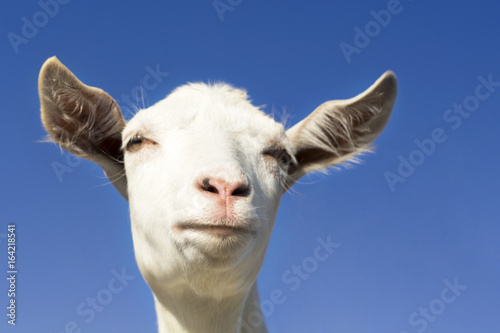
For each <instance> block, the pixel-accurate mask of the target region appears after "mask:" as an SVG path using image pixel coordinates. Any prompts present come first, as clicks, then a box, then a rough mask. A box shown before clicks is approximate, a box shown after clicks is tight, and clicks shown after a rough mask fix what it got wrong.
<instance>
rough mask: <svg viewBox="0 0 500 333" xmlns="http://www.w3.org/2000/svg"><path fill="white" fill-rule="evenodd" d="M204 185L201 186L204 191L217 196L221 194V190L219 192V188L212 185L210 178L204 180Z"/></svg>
mask: <svg viewBox="0 0 500 333" xmlns="http://www.w3.org/2000/svg"><path fill="white" fill-rule="evenodd" d="M202 183H203V184H202V186H201V189H202V190H203V191H206V192H210V193H215V194H219V190H217V187H215V186H213V185H212V184H210V179H209V178H205V179H203V181H202Z"/></svg>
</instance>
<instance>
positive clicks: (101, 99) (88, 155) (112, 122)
mask: <svg viewBox="0 0 500 333" xmlns="http://www.w3.org/2000/svg"><path fill="white" fill-rule="evenodd" d="M38 93H39V95H40V104H41V117H42V123H43V125H44V127H45V129H46V130H47V132H48V133H49V134H50V136H51V137H52V139H53V140H54V141H55V142H57V143H58V144H59V145H60V146H61V147H62V148H64V149H66V150H67V151H69V152H70V153H72V154H75V155H77V156H79V157H82V158H85V159H88V160H91V161H93V162H96V163H97V164H99V165H100V166H101V167H102V168H103V169H104V172H105V173H106V176H107V177H108V178H109V180H110V181H111V182H112V183H113V185H114V186H115V187H116V188H117V189H118V191H119V192H120V193H121V194H122V195H123V196H124V197H125V198H127V179H126V177H125V171H124V166H123V153H122V151H121V141H122V140H121V132H122V130H123V128H124V127H125V124H126V122H125V119H124V118H123V115H122V113H121V111H120V108H119V106H118V104H117V103H116V102H115V100H114V99H113V98H112V97H111V96H110V95H108V94H107V93H106V92H104V91H103V90H101V89H99V88H94V87H89V86H87V85H85V84H83V83H82V82H81V81H80V80H78V78H77V77H76V76H75V75H73V73H71V71H70V70H69V69H68V68H66V66H64V65H63V64H62V63H61V62H60V61H59V60H58V59H57V58H56V57H52V58H49V59H47V61H46V62H45V63H44V64H43V66H42V69H41V70H40V75H39V78H38Z"/></svg>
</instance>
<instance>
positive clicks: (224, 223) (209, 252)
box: [172, 219, 260, 269]
mask: <svg viewBox="0 0 500 333" xmlns="http://www.w3.org/2000/svg"><path fill="white" fill-rule="evenodd" d="M259 234H260V230H259V229H258V228H257V227H256V223H255V222H254V221H249V220H245V221H243V220H241V221H234V220H225V219H222V220H212V221H210V220H208V221H207V220H189V221H182V222H179V223H175V224H174V225H173V226H172V236H173V241H174V244H175V245H176V247H177V250H178V251H179V252H180V253H181V255H182V256H183V257H184V258H186V259H187V260H188V262H192V263H194V264H196V265H200V264H201V265H203V266H205V267H206V268H208V269H210V268H214V269H217V268H222V267H225V266H226V267H227V266H234V265H235V264H236V263H237V262H238V261H239V260H241V258H242V255H243V254H244V253H245V252H247V251H249V250H250V249H251V248H253V246H254V245H255V243H256V242H257V238H258V235H259Z"/></svg>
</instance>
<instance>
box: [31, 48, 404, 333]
mask: <svg viewBox="0 0 500 333" xmlns="http://www.w3.org/2000/svg"><path fill="white" fill-rule="evenodd" d="M58 82H62V83H61V84H59V83H58ZM39 85H40V99H41V104H42V121H43V123H44V125H45V127H46V129H47V131H48V132H49V134H50V135H51V136H52V137H53V139H54V140H55V141H57V142H58V143H59V144H61V146H63V147H64V148H65V149H67V150H68V151H70V152H73V153H75V154H77V155H79V156H82V157H85V158H88V159H90V160H93V161H95V162H97V163H99V164H100V165H101V166H102V167H103V168H104V170H105V171H106V172H107V174H108V176H109V177H110V179H111V180H112V182H113V184H114V185H115V186H116V187H117V189H118V190H119V191H120V192H121V193H122V194H123V196H124V197H125V198H128V200H129V203H130V216H131V221H132V235H133V240H134V248H135V254H136V260H137V262H138V265H139V268H140V270H141V273H142V274H143V276H144V278H145V280H146V282H147V283H148V284H149V286H150V287H151V289H152V290H153V293H154V299H155V303H156V310H157V315H158V326H159V331H160V332H161V333H166V332H169V333H173V332H206V333H225V332H227V333H229V332H243V331H245V332H267V330H266V327H265V324H262V325H258V327H250V326H249V325H243V326H242V324H241V321H242V319H243V320H244V322H246V323H248V315H249V314H250V313H252V312H255V311H257V312H258V313H260V309H259V308H258V307H256V306H255V304H256V303H257V304H258V292H257V285H256V279H257V275H258V273H259V270H260V268H261V266H262V262H263V260H264V255H265V252H266V249H267V245H268V242H269V238H270V236H271V232H272V230H273V226H274V222H275V218H276V214H277V210H278V206H279V203H280V199H281V196H282V195H283V194H284V193H285V192H286V190H287V189H288V188H289V187H290V186H292V185H293V183H294V182H295V181H296V180H297V179H299V178H300V177H301V176H302V175H304V174H305V173H307V172H311V171H317V170H321V169H324V168H328V167H331V166H333V165H336V164H338V163H342V162H344V161H346V160H348V159H350V158H351V157H353V156H355V155H356V154H358V153H360V152H362V151H365V150H367V149H369V146H370V144H371V142H372V141H373V139H374V138H375V137H376V136H377V135H378V134H379V133H380V132H381V131H382V129H383V127H384V126H385V124H386V122H387V120H388V118H389V115H390V112H391V110H392V107H393V104H394V100H395V96H396V80H395V77H394V75H393V74H392V73H386V74H385V75H384V76H383V77H381V78H380V79H379V80H378V81H377V82H376V83H375V84H374V85H373V86H372V87H370V89H368V90H367V91H366V92H365V93H363V94H361V95H359V96H358V97H356V98H353V99H350V100H347V101H330V102H327V103H325V104H323V105H322V106H320V107H319V108H318V109H317V110H316V111H315V112H313V113H312V114H311V116H309V117H308V118H306V119H305V120H304V121H302V122H300V123H299V124H297V125H296V126H295V127H293V128H292V129H290V130H288V131H285V129H284V128H283V126H282V124H280V123H277V122H275V121H274V120H273V119H272V118H270V117H269V116H268V115H266V114H265V113H264V112H262V111H261V110H259V109H258V108H257V107H255V106H253V105H252V104H251V103H250V101H249V100H248V97H247V94H246V92H245V91H243V90H240V89H235V88H233V87H232V86H229V85H227V84H214V85H206V84H189V85H186V86H182V87H180V88H178V89H176V90H175V91H174V92H173V93H171V94H170V95H169V96H167V98H165V99H164V100H162V101H160V102H158V103H157V104H155V105H153V106H151V107H149V108H147V109H144V110H140V111H139V112H138V113H137V114H136V115H135V116H134V118H133V119H132V120H130V121H129V122H128V123H127V124H126V125H125V124H124V122H123V120H122V118H121V114H119V112H117V111H116V105H115V104H113V102H114V101H113V100H112V99H111V98H110V97H109V95H107V94H106V93H104V92H103V91H101V90H96V88H91V87H87V86H85V85H83V84H82V83H81V82H80V81H78V79H76V77H74V76H73V75H72V73H71V72H69V70H68V69H67V68H66V67H64V66H63V65H62V64H61V63H60V62H59V61H58V60H57V59H56V58H51V59H49V60H48V61H47V62H46V64H45V65H44V67H43V68H42V70H41V73H40V81H39ZM68 87H69V88H68ZM63 88H64V89H63ZM88 96H93V97H92V98H89V97H88ZM74 101H78V103H77V104H75V102H74ZM110 110H111V111H110ZM88 119H92V122H91V123H89V122H88V121H87V120H88ZM101 123H102V126H101V125H100V124H101ZM79 124H80V125H79ZM110 124H111V125H113V126H111V125H110ZM95 132H99V133H101V134H102V135H103V138H99V140H96V139H94V138H95ZM120 135H121V145H122V149H123V152H124V155H122V153H120V152H119V150H117V149H116V147H115V145H116V138H117V137H119V136H120ZM138 138H140V140H138Z"/></svg>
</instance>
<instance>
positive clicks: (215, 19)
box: [0, 0, 500, 333]
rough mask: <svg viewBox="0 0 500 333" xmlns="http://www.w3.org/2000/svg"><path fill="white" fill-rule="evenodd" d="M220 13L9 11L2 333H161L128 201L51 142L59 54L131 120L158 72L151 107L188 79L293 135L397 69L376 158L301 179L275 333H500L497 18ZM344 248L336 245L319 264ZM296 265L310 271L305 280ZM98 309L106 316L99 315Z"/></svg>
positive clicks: (174, 8)
mask: <svg viewBox="0 0 500 333" xmlns="http://www.w3.org/2000/svg"><path fill="white" fill-rule="evenodd" d="M221 2H223V3H226V4H227V6H229V8H230V9H227V10H226V11H225V12H223V13H221V12H219V13H218V12H217V10H216V8H215V7H214V4H213V2H212V1H193V0H191V1H189V0H186V1H161V2H159V1H142V2H140V3H139V2H123V1H107V2H102V1H96V0H89V1H75V0H73V1H69V0H64V1H63V0H59V2H55V0H47V1H45V2H44V0H42V1H41V2H40V3H39V2H36V1H23V2H12V1H10V2H8V3H7V2H6V3H4V4H3V8H2V10H1V11H0V22H1V27H2V35H3V37H2V38H3V42H2V43H0V48H1V54H2V60H3V61H2V63H1V65H0V66H1V70H2V78H3V80H2V83H1V89H0V94H1V98H0V107H1V110H2V117H1V121H0V138H1V141H2V142H3V143H5V145H4V146H3V158H2V163H1V164H0V169H1V173H2V174H3V175H4V177H2V181H1V188H2V191H1V194H0V195H1V200H0V208H1V210H2V212H3V215H2V219H1V223H0V251H1V253H2V254H0V258H3V259H1V262H0V267H2V271H3V274H2V276H6V275H7V273H6V271H7V267H6V265H7V262H6V261H7V259H6V256H7V254H6V252H7V248H6V244H7V240H6V238H5V237H6V233H7V225H8V224H15V225H16V233H17V239H18V247H17V265H18V269H19V273H18V276H17V295H16V300H17V304H18V308H17V314H18V320H17V325H16V326H15V327H12V326H11V325H8V324H7V323H6V321H7V319H6V315H5V313H6V309H5V307H6V306H7V304H8V301H9V298H8V297H7V295H6V293H7V290H8V284H7V281H6V280H5V279H2V280H3V281H2V282H1V283H0V295H1V296H0V304H1V305H2V309H4V310H2V311H1V312H2V314H1V316H0V318H3V319H1V321H0V330H1V331H2V332H23V333H25V332H26V333H28V332H30V333H31V332H44V333H60V332H72V331H75V332H77V331H78V330H81V332H95V333H105V332H106V333H107V332H154V331H155V327H156V323H155V314H154V307H153V299H152V296H151V293H150V291H149V288H148V287H147V285H146V284H145V282H144V280H143V279H142V277H141V276H140V273H139V271H138V269H137V266H136V264H135V260H134V253H133V247H132V239H131V234H130V221H129V217H128V206H127V203H126V202H125V200H123V199H122V198H121V196H120V195H119V194H118V192H116V190H115V189H114V188H113V187H112V186H110V185H106V184H107V181H106V179H104V178H103V177H102V172H101V170H100V169H99V167H97V166H96V165H94V164H92V163H90V162H87V161H82V160H78V159H75V158H73V157H72V156H71V155H69V154H67V153H63V152H61V151H60V149H59V148H58V147H57V146H55V145H53V144H47V143H39V142H38V141H39V140H40V139H42V138H44V137H45V132H44V130H43V128H42V125H41V122H40V117H39V100H38V93H37V77H38V71H39V69H40V67H41V65H42V64H43V62H44V61H45V60H46V59H47V58H48V57H50V56H53V55H57V56H58V58H59V59H60V60H61V61H62V62H63V63H64V64H65V65H67V66H68V67H69V68H70V69H71V70H72V71H73V72H74V73H75V74H76V75H77V76H78V77H79V78H80V79H81V80H82V81H83V82H85V83H87V84H89V85H92V86H97V87H100V88H102V89H104V90H105V91H107V92H108V93H110V94H111V95H112V96H113V97H114V98H115V99H117V100H118V101H119V103H120V105H122V106H123V112H124V113H125V115H126V117H127V118H130V112H129V111H128V110H127V108H128V106H127V103H126V102H125V99H126V97H124V96H126V95H131V96H132V97H131V98H134V92H135V91H137V90H138V89H139V88H140V87H141V82H142V81H143V80H144V77H145V76H146V75H148V73H149V72H150V71H151V70H153V69H157V68H158V69H159V71H161V72H162V73H168V76H167V75H166V74H165V75H163V76H158V80H157V83H158V84H157V85H155V88H154V89H151V90H150V91H146V94H145V104H146V105H151V104H153V103H155V102H156V101H158V100H160V99H162V98H163V97H164V96H165V95H166V94H167V93H168V92H170V91H171V90H172V89H174V88H175V87H177V86H179V85H181V84H183V83H185V82H188V81H205V82H207V81H218V80H223V81H227V82H229V83H232V84H234V85H236V86H239V87H245V88H246V89H247V90H248V92H249V94H250V95H251V96H252V99H253V100H254V102H255V104H257V105H263V104H265V105H267V108H266V110H267V111H268V112H271V111H275V113H276V114H277V115H278V117H279V116H281V114H282V113H283V112H286V114H288V119H289V124H290V125H292V124H294V123H296V122H298V121H300V120H301V119H302V118H304V117H305V116H306V115H307V114H308V113H309V112H311V111H312V110H313V109H314V108H315V107H316V106H318V105H319V104H321V103H322V102H324V101H326V100H330V99H342V98H349V97H352V96H354V95H356V94H358V93H360V92H361V91H363V90H364V89H366V88H367V87H368V86H369V85H370V84H371V83H372V82H373V81H374V80H376V79H377V77H378V76H379V75H381V74H382V73H383V72H384V71H385V70H387V69H392V70H393V71H394V72H395V73H396V75H397V76H398V79H399V85H400V86H399V96H398V100H397V102H396V106H395V109H394V114H393V116H392V118H391V120H390V122H389V124H388V126H387V128H386V130H385V132H384V133H383V134H382V135H381V136H380V137H379V138H378V139H377V141H376V144H377V151H376V154H372V155H368V156H366V157H364V158H363V159H364V161H365V162H364V163H363V164H362V165H357V166H355V167H354V168H350V169H347V170H342V171H332V172H331V173H330V174H329V175H328V176H325V175H312V176H309V177H305V178H303V179H302V182H301V183H300V184H297V185H296V186H295V191H294V192H295V194H293V195H290V194H287V195H285V197H284V198H283V201H282V205H281V208H280V212H279V215H278V220H277V224H276V227H275V230H274V233H273V237H272V240H271V244H270V246H269V250H268V255H267V257H266V261H265V263H264V267H263V268H262V271H261V274H260V276H259V288H260V293H261V299H262V300H269V299H271V295H272V294H273V291H276V290H277V291H280V292H282V295H283V297H284V299H285V300H284V301H283V302H281V304H274V306H273V308H269V309H268V316H267V318H266V321H267V325H268V328H269V330H270V331H271V332H292V333H293V332H315V333H323V332H325V333H326V332H328V333H330V332H340V333H382V332H383V333H390V332H392V333H402V332H406V333H413V332H429V333H430V332H439V333H447V332H454V333H476V332H481V333H496V332H499V331H500V324H499V321H498V313H499V310H500V226H499V219H498V216H499V215H500V211H499V207H500V206H499V199H500V197H499V194H498V188H499V187H500V181H499V177H498V169H499V168H500V157H499V154H498V147H499V145H500V140H499V139H498V136H497V133H498V130H497V128H498V124H499V120H500V116H499V111H500V61H499V54H500V44H499V43H498V36H499V33H500V20H498V13H499V12H500V5H499V4H498V2H494V1H481V2H476V3H472V2H470V1H454V2H431V1H423V0H413V1H411V0H401V1H400V2H399V3H398V2H396V1H394V0H391V1H387V0H382V1H378V0H377V1H367V0H363V1H361V0H358V1H349V2H347V1H342V2H341V1H295V0H291V1H280V2H277V1H262V0H260V1H247V0H242V1H236V0H233V1H226V0H222V1H221ZM229 3H232V5H229ZM54 4H58V5H57V6H55V5H54ZM382 10H383V12H381V11H382ZM387 13H390V19H389V16H388V15H387ZM377 18H378V20H377ZM35 23H36V25H35ZM359 31H361V33H360V32H359ZM346 45H348V46H346ZM346 50H348V51H346ZM488 81H489V83H488ZM485 82H486V83H485ZM141 105H142V102H141ZM460 108H461V110H460ZM57 170H59V171H57ZM61 170H64V171H65V172H64V173H61ZM328 237H330V239H331V241H332V242H335V243H338V244H340V246H339V247H338V248H337V249H335V251H333V253H332V254H331V255H330V256H329V257H328V259H327V260H325V261H322V262H317V261H316V262H315V261H314V260H311V258H312V256H313V253H314V250H315V248H316V247H317V246H318V244H320V243H318V238H321V239H323V240H326V239H327V238H328ZM294 266H295V267H297V266H300V267H303V269H306V270H308V271H310V273H308V274H307V275H302V276H300V277H299V276H298V275H294V273H293V267H294ZM116 276H121V279H117V277H116ZM118 281H120V282H119V283H118ZM292 281H293V282H292ZM110 290H114V291H115V292H111V291H110ZM88 298H99V299H101V301H103V302H104V303H106V304H101V305H102V306H101V307H99V311H93V310H91V308H90V307H89V306H88V305H86V302H87V299H88Z"/></svg>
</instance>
